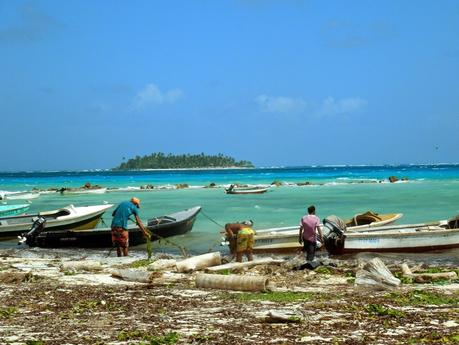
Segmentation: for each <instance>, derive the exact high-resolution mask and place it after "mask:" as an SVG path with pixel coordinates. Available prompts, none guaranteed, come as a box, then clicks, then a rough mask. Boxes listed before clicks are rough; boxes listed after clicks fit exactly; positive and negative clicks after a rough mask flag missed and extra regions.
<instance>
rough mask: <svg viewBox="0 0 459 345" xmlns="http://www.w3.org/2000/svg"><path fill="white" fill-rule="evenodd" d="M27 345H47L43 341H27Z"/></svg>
mask: <svg viewBox="0 0 459 345" xmlns="http://www.w3.org/2000/svg"><path fill="white" fill-rule="evenodd" d="M25 343H26V345H45V342H44V341H41V340H27V341H26V342H25Z"/></svg>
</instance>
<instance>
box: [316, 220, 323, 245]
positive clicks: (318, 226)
mask: <svg viewBox="0 0 459 345" xmlns="http://www.w3.org/2000/svg"><path fill="white" fill-rule="evenodd" d="M316 229H317V232H318V233H319V237H320V242H322V243H324V235H323V234H322V230H321V229H320V225H319V224H317V225H316Z"/></svg>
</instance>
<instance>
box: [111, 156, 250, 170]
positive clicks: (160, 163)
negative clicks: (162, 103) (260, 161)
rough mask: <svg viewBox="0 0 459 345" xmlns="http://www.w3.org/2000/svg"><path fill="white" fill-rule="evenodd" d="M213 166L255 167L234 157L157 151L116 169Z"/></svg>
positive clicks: (132, 159) (129, 161)
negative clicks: (174, 153)
mask: <svg viewBox="0 0 459 345" xmlns="http://www.w3.org/2000/svg"><path fill="white" fill-rule="evenodd" d="M212 167H223V168H225V167H243V168H253V164H252V163H251V162H249V161H244V160H242V161H236V160H235V159H234V158H232V157H228V156H224V155H223V154H221V153H219V154H218V155H213V156H208V155H205V154H204V153H201V154H199V155H190V154H186V155H172V154H170V153H169V154H168V155H165V154H164V153H162V152H155V153H152V154H151V155H149V156H143V157H140V156H136V157H135V158H131V159H129V160H128V161H127V162H124V163H121V164H120V165H119V166H118V167H116V168H114V170H136V169H180V168H189V169H190V168H212Z"/></svg>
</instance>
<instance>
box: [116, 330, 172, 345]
mask: <svg viewBox="0 0 459 345" xmlns="http://www.w3.org/2000/svg"><path fill="white" fill-rule="evenodd" d="M135 339H140V340H143V341H141V342H140V343H139V344H140V345H161V344H175V343H177V342H178V340H179V339H180V336H179V334H178V333H177V332H169V333H167V334H165V335H150V334H148V333H147V332H145V331H140V330H132V331H121V332H120V333H119V334H118V340H119V341H128V340H135Z"/></svg>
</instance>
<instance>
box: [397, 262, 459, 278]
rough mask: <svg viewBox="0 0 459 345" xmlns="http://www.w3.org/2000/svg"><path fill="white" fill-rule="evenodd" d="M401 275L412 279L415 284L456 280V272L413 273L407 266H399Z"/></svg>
mask: <svg viewBox="0 0 459 345" xmlns="http://www.w3.org/2000/svg"><path fill="white" fill-rule="evenodd" d="M400 268H401V269H402V275H403V276H404V277H407V278H412V279H413V280H414V281H415V282H416V283H427V282H431V281H435V280H453V279H457V273H456V272H453V271H451V272H438V273H413V272H412V271H411V270H410V268H409V267H408V265H407V264H401V265H400Z"/></svg>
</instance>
